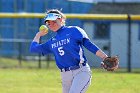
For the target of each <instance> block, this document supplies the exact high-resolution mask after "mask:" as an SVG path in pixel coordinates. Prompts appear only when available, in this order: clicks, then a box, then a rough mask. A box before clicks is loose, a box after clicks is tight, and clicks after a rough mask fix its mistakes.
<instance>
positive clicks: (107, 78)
mask: <svg viewBox="0 0 140 93" xmlns="http://www.w3.org/2000/svg"><path fill="white" fill-rule="evenodd" d="M0 61H2V60H0ZM1 63H2V62H0V64H1ZM3 64H4V63H3ZM51 66H52V67H50V68H42V69H38V68H30V69H29V68H6V69H4V68H0V93H62V90H61V77H60V72H59V70H58V69H57V68H56V67H55V66H54V63H52V64H51ZM92 75H93V77H92V84H91V86H90V87H89V89H88V91H87V93H140V85H139V84H140V73H125V72H106V71H104V70H102V69H92Z"/></svg>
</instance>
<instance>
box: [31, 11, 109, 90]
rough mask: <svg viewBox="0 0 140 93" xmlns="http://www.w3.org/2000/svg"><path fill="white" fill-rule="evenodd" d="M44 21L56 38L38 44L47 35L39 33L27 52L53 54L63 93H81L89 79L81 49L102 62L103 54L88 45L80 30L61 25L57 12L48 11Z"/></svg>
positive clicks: (60, 13)
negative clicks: (89, 52) (59, 73)
mask: <svg viewBox="0 0 140 93" xmlns="http://www.w3.org/2000/svg"><path fill="white" fill-rule="evenodd" d="M44 19H45V23H46V25H47V26H48V28H49V29H50V30H52V31H54V32H56V35H55V36H54V37H52V38H51V39H49V40H48V41H47V42H46V43H43V44H39V40H40V37H41V36H44V35H46V34H47V33H45V32H43V31H39V32H38V33H37V34H36V36H35V37H34V39H33V41H32V43H31V46H30V51H31V52H36V53H43V54H49V53H53V54H54V56H55V60H56V65H57V66H58V68H59V69H60V71H61V76H62V87H63V93H85V91H86V90H87V88H88V86H89V85H90V82H91V77H92V76H91V70H90V67H89V65H88V63H87V59H86V57H85V55H84V50H83V46H84V47H85V48H87V49H88V50H89V51H91V52H92V53H94V54H96V55H97V56H99V57H101V58H102V59H104V58H106V57H107V55H106V54H105V53H104V52H103V51H102V50H101V49H99V48H98V47H97V46H96V45H95V44H94V43H91V41H90V39H89V38H88V36H87V34H86V33H85V31H84V30H83V29H82V28H80V27H78V26H65V20H66V17H65V15H64V14H63V13H62V12H61V11H59V10H57V9H51V10H48V12H47V15H46V17H45V18H44Z"/></svg>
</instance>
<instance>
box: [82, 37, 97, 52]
mask: <svg viewBox="0 0 140 93" xmlns="http://www.w3.org/2000/svg"><path fill="white" fill-rule="evenodd" d="M82 44H83V46H84V47H85V48H86V49H88V50H89V51H90V52H92V53H94V54H96V52H97V51H98V50H99V48H98V47H97V46H96V45H95V44H94V43H92V42H91V41H90V40H89V39H87V38H84V39H83V43H82Z"/></svg>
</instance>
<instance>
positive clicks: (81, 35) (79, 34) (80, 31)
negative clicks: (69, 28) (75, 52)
mask: <svg viewBox="0 0 140 93" xmlns="http://www.w3.org/2000/svg"><path fill="white" fill-rule="evenodd" d="M76 28H77V30H78V31H77V37H78V39H79V40H82V39H83V38H87V39H89V37H88V35H87V34H86V32H85V31H84V30H83V29H82V28H80V27H76Z"/></svg>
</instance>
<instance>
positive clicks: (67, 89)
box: [61, 64, 92, 93]
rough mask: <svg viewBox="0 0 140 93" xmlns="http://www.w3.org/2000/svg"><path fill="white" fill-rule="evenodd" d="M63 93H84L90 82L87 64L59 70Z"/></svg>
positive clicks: (89, 71)
mask: <svg viewBox="0 0 140 93" xmlns="http://www.w3.org/2000/svg"><path fill="white" fill-rule="evenodd" d="M61 77H62V87H63V93H85V92H86V90H87V88H88V87H89V85H90V83H91V77H92V76H91V70H90V67H89V65H88V64H86V66H82V67H81V68H79V69H76V70H71V71H66V72H61Z"/></svg>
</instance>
